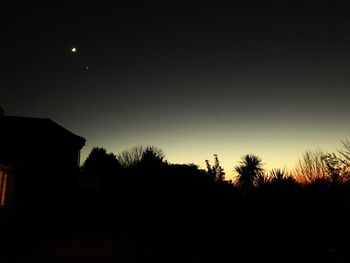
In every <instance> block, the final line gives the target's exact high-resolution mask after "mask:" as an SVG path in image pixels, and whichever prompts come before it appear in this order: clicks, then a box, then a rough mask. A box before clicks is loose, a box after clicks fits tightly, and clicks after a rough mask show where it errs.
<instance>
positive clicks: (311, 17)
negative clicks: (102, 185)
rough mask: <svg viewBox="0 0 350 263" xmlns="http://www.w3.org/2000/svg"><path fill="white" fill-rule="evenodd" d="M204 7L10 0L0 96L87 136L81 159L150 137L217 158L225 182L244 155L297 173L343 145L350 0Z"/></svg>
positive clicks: (4, 14)
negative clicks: (305, 161)
mask: <svg viewBox="0 0 350 263" xmlns="http://www.w3.org/2000/svg"><path fill="white" fill-rule="evenodd" d="M203 2H207V1H193V0H192V1H191V0H189V1H150V0H145V1H124V2H122V1H115V2H114V3H113V4H112V3H111V2H104V1H57V2H56V1H50V3H42V2H39V1H37V2H36V1H31V2H30V3H25V4H23V3H21V1H12V2H11V3H8V4H5V5H4V6H3V7H2V9H1V11H0V17H1V18H0V22H1V25H0V30H1V35H0V48H1V51H0V70H1V71H0V72H1V73H0V74H1V75H0V105H1V106H2V107H3V108H4V111H5V114H7V115H19V116H30V117H44V118H51V119H52V120H54V121H56V122H57V123H59V124H61V125H62V126H64V127H65V128H67V129H69V130H71V131H72V132H74V133H76V134H78V135H81V136H83V137H84V138H86V140H87V142H86V146H85V147H84V148H83V150H82V160H84V159H85V158H86V156H87V155H88V154H89V152H90V150H91V149H92V148H93V147H94V146H98V147H104V148H106V149H107V150H108V151H111V152H114V153H115V154H118V153H120V152H121V151H123V150H125V149H128V148H130V147H132V146H134V145H140V144H142V145H155V146H157V147H160V148H162V149H163V150H164V151H165V153H166V156H167V160H168V161H169V162H172V163H195V164H198V165H200V166H201V167H202V168H204V167H205V160H206V159H208V160H210V161H212V162H213V154H218V157H219V160H220V162H221V164H222V166H223V167H224V168H225V172H226V174H227V176H228V177H230V175H232V174H233V170H234V166H235V165H237V164H238V162H239V160H240V158H241V156H243V155H244V154H247V153H252V154H257V155H259V156H260V157H261V158H262V159H263V162H264V163H265V167H266V169H271V168H287V169H292V168H293V167H294V165H295V164H296V162H297V160H298V158H299V157H300V156H301V155H302V154H303V152H304V151H306V150H313V149H316V148H321V149H323V150H325V151H335V150H336V149H338V148H339V147H340V146H341V141H342V140H346V139H348V138H349V132H350V116H349V112H350V111H349V109H350V107H349V95H350V90H349V88H348V87H349V83H350V74H349V73H350V33H349V32H350V17H349V16H350V15H349V14H350V4H349V3H347V1H329V2H328V3H326V2H324V1H320V2H322V3H315V2H314V3H311V2H308V1H303V2H300V3H297V2H296V1H282V0H281V1H231V3H230V4H228V3H227V2H220V1H212V2H208V3H203ZM233 2H234V3H233ZM262 2H263V3H262ZM74 47H75V48H76V52H72V51H71V49H72V48H74Z"/></svg>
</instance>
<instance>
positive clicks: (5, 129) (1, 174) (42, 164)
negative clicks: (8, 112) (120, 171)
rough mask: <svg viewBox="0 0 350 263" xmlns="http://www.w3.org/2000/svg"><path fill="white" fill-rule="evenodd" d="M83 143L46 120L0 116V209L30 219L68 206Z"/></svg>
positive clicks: (75, 185) (75, 183)
mask: <svg viewBox="0 0 350 263" xmlns="http://www.w3.org/2000/svg"><path fill="white" fill-rule="evenodd" d="M84 145H85V139H84V138H82V137H80V136H77V135H75V134H73V133H72V132H70V131H68V130H66V129H65V128H63V127H62V126H60V125H58V124H57V123H55V122H54V121H52V120H50V119H44V118H27V117H14V116H1V115H0V206H1V209H0V211H2V212H4V211H5V212H6V211H14V213H15V214H16V213H19V214H21V215H23V214H24V215H28V216H29V214H31V215H35V214H43V213H47V214H55V213H61V212H62V211H63V210H64V209H66V208H68V207H69V205H70V203H71V200H72V197H73V195H74V193H75V190H76V188H77V184H78V171H79V170H78V169H79V161H80V160H79V158H80V150H81V148H82V147H83V146H84Z"/></svg>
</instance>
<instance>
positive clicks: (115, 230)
mask: <svg viewBox="0 0 350 263" xmlns="http://www.w3.org/2000/svg"><path fill="white" fill-rule="evenodd" d="M135 149H137V150H135ZM125 153H128V154H125ZM133 154H134V156H133ZM117 156H118V157H117ZM117 156H116V155H114V154H113V153H108V152H107V151H106V150H105V149H103V148H98V147H96V148H94V149H92V151H91V153H90V155H89V156H88V158H87V159H86V161H85V162H84V164H83V165H82V167H81V183H80V190H79V192H78V193H77V195H76V200H74V204H75V209H74V212H73V213H71V214H67V215H66V217H67V218H70V221H69V220H68V221H67V220H66V221H65V223H64V224H63V223H62V222H61V221H57V222H56V223H55V224H51V225H47V226H45V227H44V226H41V227H38V226H36V227H31V226H26V227H24V228H22V229H21V230H14V229H18V226H17V225H14V226H13V228H9V229H11V231H10V230H9V231H8V234H7V235H9V236H10V234H13V233H14V232H15V233H16V236H18V237H20V238H21V240H26V241H22V242H20V244H18V243H16V245H10V244H14V243H15V241H14V240H16V239H13V242H12V243H11V242H10V243H7V244H3V245H4V247H7V248H8V250H7V251H11V249H10V248H15V250H21V251H23V253H21V254H19V255H17V257H15V258H16V259H17V260H18V261H21V262H23V261H24V262H25V261H26V260H27V261H29V262H57V261H55V260H57V258H62V260H61V261H64V262H72V260H73V258H74V260H75V261H74V262H79V260H81V261H84V262H86V261H88V260H91V258H95V260H97V261H99V262H102V261H103V260H102V259H105V261H104V262H144V261H152V262H237V261H238V262H250V261H268V262H281V261H282V262H348V261H349V260H350V255H349V253H348V252H347V251H348V247H347V246H348V245H347V244H348V243H347V240H348V237H349V234H350V228H349V227H348V224H347V222H348V221H349V219H350V207H349V204H350V202H349V201H350V188H349V184H348V182H347V180H345V179H342V180H338V179H337V181H336V182H337V183H335V180H334V179H333V177H332V176H322V177H321V176H320V177H316V178H317V180H316V179H315V180H303V181H298V180H297V179H296V178H297V177H295V171H294V172H293V173H289V172H287V171H286V170H284V169H273V170H271V171H270V172H265V170H264V169H263V162H262V159H261V158H260V157H259V156H257V155H252V154H247V155H244V156H243V157H242V159H241V160H240V161H239V162H238V164H237V165H236V166H235V170H236V172H237V180H236V181H234V182H232V181H227V180H225V179H224V175H225V173H224V171H223V169H222V167H221V166H220V162H219V159H218V156H217V155H214V164H213V165H210V163H209V161H206V164H207V167H206V168H207V169H206V170H203V169H200V168H199V167H198V166H197V165H194V164H172V163H170V162H168V161H167V160H166V158H165V154H164V152H163V151H162V150H161V149H159V148H157V147H155V146H146V147H144V146H138V147H136V148H132V150H128V151H124V154H123V155H117ZM121 156H123V157H121ZM126 156H127V157H126ZM322 156H323V157H322V158H323V159H317V165H326V164H327V162H326V161H328V160H325V158H335V157H334V155H333V154H332V155H322ZM324 156H325V157H324ZM335 156H336V158H343V160H346V158H345V157H344V156H343V155H339V154H336V155H335ZM342 156H343V157H342ZM309 157H310V156H307V159H306V160H307V161H308V162H309V160H312V158H309ZM123 158H124V159H123ZM303 160H304V161H305V158H304V159H303ZM319 160H323V161H322V162H319ZM339 160H340V159H339ZM339 162H340V161H339ZM345 163H346V162H345V161H344V162H341V165H342V166H341V170H336V171H337V173H338V174H339V176H340V174H342V178H343V177H344V176H343V174H344V173H345V172H344V171H347V168H346V167H345ZM314 165H315V163H312V165H311V166H309V167H312V168H311V170H312V169H316V170H317V169H321V168H319V167H314ZM328 165H333V166H332V167H338V166H339V165H340V164H339V163H335V164H333V163H331V162H329V164H328ZM324 167H326V166H324ZM322 169H323V168H322ZM312 171H314V170H312ZM332 172H334V170H331V169H330V168H327V169H325V170H324V173H325V174H326V173H328V174H331V173H332ZM299 178H300V177H299ZM344 178H345V177H344ZM67 222H69V223H67ZM67 244H69V245H67ZM12 251H13V250H12ZM81 251H84V252H81ZM8 253H9V252H4V255H8ZM79 253H80V254H79ZM82 254H84V256H82ZM77 255H78V256H77ZM77 257H78V258H79V257H80V259H78V258H77ZM82 257H84V260H82V259H81V258H82Z"/></svg>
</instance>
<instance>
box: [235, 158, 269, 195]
mask: <svg viewBox="0 0 350 263" xmlns="http://www.w3.org/2000/svg"><path fill="white" fill-rule="evenodd" d="M262 165H263V164H262V159H261V158H260V157H259V156H257V155H253V154H246V155H244V156H243V157H242V159H241V161H240V165H238V166H236V167H235V170H236V172H237V173H238V178H237V182H238V185H239V186H240V187H242V188H244V189H251V188H253V187H254V184H255V182H256V180H257V179H258V178H259V177H260V176H261V175H262V174H263V173H264V169H263V167H262Z"/></svg>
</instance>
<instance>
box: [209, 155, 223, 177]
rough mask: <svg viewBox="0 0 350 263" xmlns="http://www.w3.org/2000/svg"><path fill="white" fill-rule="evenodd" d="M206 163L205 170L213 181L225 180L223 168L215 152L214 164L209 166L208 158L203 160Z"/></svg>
mask: <svg viewBox="0 0 350 263" xmlns="http://www.w3.org/2000/svg"><path fill="white" fill-rule="evenodd" d="M205 163H206V165H207V170H208V171H207V172H208V174H209V175H210V176H211V177H212V179H213V180H214V181H217V182H222V181H224V180H225V172H224V169H223V168H222V167H221V165H220V161H219V158H218V155H217V154H214V165H213V166H211V165H210V163H209V161H208V160H205Z"/></svg>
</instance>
